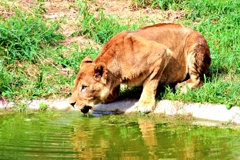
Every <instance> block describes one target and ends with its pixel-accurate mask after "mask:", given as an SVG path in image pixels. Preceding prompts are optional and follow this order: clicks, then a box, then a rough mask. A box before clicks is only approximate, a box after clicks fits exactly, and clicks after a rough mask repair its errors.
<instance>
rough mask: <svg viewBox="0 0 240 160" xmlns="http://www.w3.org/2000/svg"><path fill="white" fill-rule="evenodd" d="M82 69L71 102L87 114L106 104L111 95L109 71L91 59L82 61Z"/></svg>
mask: <svg viewBox="0 0 240 160" xmlns="http://www.w3.org/2000/svg"><path fill="white" fill-rule="evenodd" d="M80 68H81V69H80V71H79V73H78V75H77V77H76V79H75V81H74V90H73V92H72V96H71V97H70V100H69V102H70V104H71V105H72V106H74V107H75V106H76V107H78V108H79V109H80V110H81V111H82V112H83V113H87V112H88V111H89V109H92V108H93V107H94V105H96V104H99V103H101V102H104V101H105V100H106V99H107V97H108V95H109V92H110V90H109V88H108V87H107V84H106V83H107V69H106V65H105V64H104V63H97V64H95V63H93V61H92V59H91V58H90V57H86V58H84V59H83V60H82V63H81V65H80Z"/></svg>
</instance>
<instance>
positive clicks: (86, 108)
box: [81, 106, 92, 114]
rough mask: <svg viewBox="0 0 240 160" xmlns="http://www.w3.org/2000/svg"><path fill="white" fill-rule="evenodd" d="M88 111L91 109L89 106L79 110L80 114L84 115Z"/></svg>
mask: <svg viewBox="0 0 240 160" xmlns="http://www.w3.org/2000/svg"><path fill="white" fill-rule="evenodd" d="M89 109H92V107H91V106H84V107H83V108H82V109H81V112H82V113H84V114H86V113H88V111H89Z"/></svg>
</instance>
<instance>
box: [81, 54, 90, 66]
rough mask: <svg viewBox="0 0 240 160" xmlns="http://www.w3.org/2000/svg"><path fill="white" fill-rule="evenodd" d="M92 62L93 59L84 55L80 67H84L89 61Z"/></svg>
mask: <svg viewBox="0 0 240 160" xmlns="http://www.w3.org/2000/svg"><path fill="white" fill-rule="evenodd" d="M92 62H93V59H92V58H91V57H89V56H87V57H85V58H84V59H83V60H82V62H81V65H80V68H82V67H84V66H85V65H86V64H89V63H92Z"/></svg>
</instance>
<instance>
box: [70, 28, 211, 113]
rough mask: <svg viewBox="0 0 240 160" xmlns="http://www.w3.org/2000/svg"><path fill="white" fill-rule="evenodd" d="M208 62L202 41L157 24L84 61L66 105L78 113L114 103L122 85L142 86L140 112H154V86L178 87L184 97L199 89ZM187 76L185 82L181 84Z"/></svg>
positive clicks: (114, 40)
mask: <svg viewBox="0 0 240 160" xmlns="http://www.w3.org/2000/svg"><path fill="white" fill-rule="evenodd" d="M210 62H211V58H210V52H209V48H208V45H207V42H206V40H205V39H204V37H203V36H202V35H201V34H200V33H199V32H196V31H194V30H192V29H190V28H187V27H184V26H182V25H178V24H156V25H153V26H148V27H145V28H142V29H139V30H137V31H134V32H129V31H122V32H120V33H118V34H117V35H115V36H114V37H112V38H111V39H110V40H109V41H108V42H107V43H106V44H105V46H104V47H103V49H102V51H101V52H100V54H99V55H98V56H97V57H96V59H95V60H92V59H90V58H89V57H86V58H85V59H83V61H82V63H81V65H80V67H81V70H80V71H79V73H78V75H77V77H76V79H75V87H74V90H73V94H72V96H71V98H70V103H71V104H72V105H75V103H76V106H77V107H79V108H80V109H81V110H82V112H88V109H90V108H92V107H94V105H96V104H98V103H101V102H111V101H113V100H114V99H115V98H116V97H117V96H118V93H119V86H120V84H121V83H123V84H127V85H129V86H138V85H143V91H142V94H141V97H140V100H139V102H138V103H137V104H136V105H135V107H137V108H138V110H139V111H141V112H146V113H148V112H150V111H152V110H153V109H154V107H155V102H156V101H155V94H156V89H157V87H158V84H159V83H160V84H170V83H178V84H177V87H178V88H180V90H181V91H182V92H187V90H188V89H192V88H196V87H198V86H200V85H201V84H202V82H201V79H200V78H201V77H202V76H203V74H206V73H207V71H208V70H209V66H210ZM187 74H189V77H190V78H189V79H188V80H186V81H183V80H184V79H185V78H186V76H187ZM86 107H87V108H86Z"/></svg>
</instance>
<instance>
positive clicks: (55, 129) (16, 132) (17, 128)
mask: <svg viewBox="0 0 240 160" xmlns="http://www.w3.org/2000/svg"><path fill="white" fill-rule="evenodd" d="M193 123H194V121H193V120H192V119H191V118H189V120H188V119H186V118H182V117H166V116H163V115H162V116H160V115H155V116H153V115H147V116H146V115H145V116H144V115H137V114H131V115H104V116H101V115H97V116H83V115H82V114H81V113H80V112H51V111H47V112H45V113H42V112H37V113H34V112H32V113H11V114H10V113H8V114H0V159H9V160H13V159H19V160H27V159H31V160H32V159H34V160H38V159H39V160H40V159H41V160H46V159H48V160H49V159H64V160H65V159H211V160H213V159H231V160H232V159H240V131H239V129H231V128H230V127H207V126H199V125H196V124H195V125H194V124H193Z"/></svg>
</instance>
